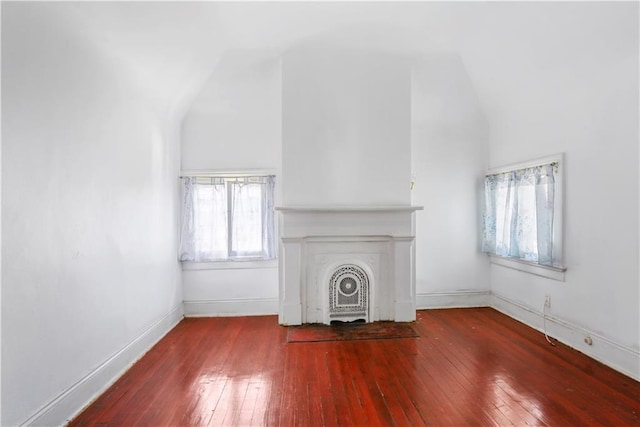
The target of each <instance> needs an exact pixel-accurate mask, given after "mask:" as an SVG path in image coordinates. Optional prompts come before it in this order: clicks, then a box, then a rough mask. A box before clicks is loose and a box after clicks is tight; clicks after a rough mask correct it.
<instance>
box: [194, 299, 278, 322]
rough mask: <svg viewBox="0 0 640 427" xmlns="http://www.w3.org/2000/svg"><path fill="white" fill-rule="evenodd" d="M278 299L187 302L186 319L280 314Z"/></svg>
mask: <svg viewBox="0 0 640 427" xmlns="http://www.w3.org/2000/svg"><path fill="white" fill-rule="evenodd" d="M279 304H280V303H279V301H278V299H277V298H256V299H232V300H207V301H185V302H184V315H185V317H231V316H263V315H269V314H278V306H279Z"/></svg>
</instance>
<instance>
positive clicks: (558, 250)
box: [483, 153, 567, 281]
mask: <svg viewBox="0 0 640 427" xmlns="http://www.w3.org/2000/svg"><path fill="white" fill-rule="evenodd" d="M551 163H557V165H558V167H557V173H556V175H555V184H554V191H555V195H554V214H553V215H554V216H553V249H554V254H556V260H557V264H558V265H554V266H550V265H543V264H539V263H537V262H533V261H526V260H523V259H520V258H514V257H507V256H501V255H497V254H494V253H487V255H488V257H489V260H490V262H491V264H495V265H499V266H502V267H507V268H511V269H514V270H518V271H522V272H525V273H529V274H533V275H536V276H540V277H545V278H548V279H553V280H558V281H564V277H565V272H566V270H567V268H566V266H565V254H564V185H565V184H564V181H565V179H564V173H565V172H564V169H565V155H564V153H558V154H553V155H550V156H546V157H540V158H536V159H533V160H529V161H525V162H520V163H513V164H509V165H506V166H500V167H497V168H491V169H488V170H487V172H486V174H485V177H486V176H489V175H495V174H501V173H507V172H513V171H516V170H519V169H527V168H532V167H536V166H542V165H548V164H551ZM483 191H484V188H483Z"/></svg>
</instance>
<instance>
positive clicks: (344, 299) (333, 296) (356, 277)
mask: <svg viewBox="0 0 640 427" xmlns="http://www.w3.org/2000/svg"><path fill="white" fill-rule="evenodd" d="M368 313H369V277H368V276H367V273H366V272H365V271H364V270H363V269H362V268H360V267H358V266H357V265H354V264H345V265H341V266H340V267H338V268H337V269H336V270H335V272H334V273H333V274H332V275H331V279H330V281H329V319H338V320H342V321H354V320H360V319H362V320H364V321H366V322H368V321H369V316H368Z"/></svg>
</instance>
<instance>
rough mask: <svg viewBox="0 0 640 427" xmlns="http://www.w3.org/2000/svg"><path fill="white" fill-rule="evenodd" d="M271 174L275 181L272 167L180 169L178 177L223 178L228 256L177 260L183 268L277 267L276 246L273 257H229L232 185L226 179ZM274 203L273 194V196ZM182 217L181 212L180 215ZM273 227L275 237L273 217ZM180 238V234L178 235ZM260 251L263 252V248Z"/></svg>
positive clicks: (230, 254)
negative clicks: (225, 199) (224, 257)
mask: <svg viewBox="0 0 640 427" xmlns="http://www.w3.org/2000/svg"><path fill="white" fill-rule="evenodd" d="M267 176H272V177H273V179H275V180H276V182H277V174H276V171H275V170H272V169H251V170H220V171H211V170H189V171H181V173H180V178H185V177H192V178H193V177H197V178H200V177H202V178H223V179H225V191H226V197H227V206H226V212H227V218H228V220H227V255H228V257H229V258H227V259H218V260H208V261H179V262H180V264H181V265H182V269H183V270H227V269H253V268H277V266H278V259H277V255H278V252H277V247H276V251H275V253H274V257H273V258H265V257H260V256H247V257H234V258H231V256H232V254H233V251H232V250H231V243H232V235H231V234H232V231H231V228H232V224H233V221H231V220H230V219H231V207H232V206H231V193H232V189H231V188H232V186H231V185H229V182H227V181H226V180H227V179H228V180H231V179H235V178H238V179H244V178H250V177H267ZM262 197H263V198H264V197H265V193H264V192H263V193H262ZM273 202H274V205H275V196H274V201H273ZM180 218H182V214H181V215H180ZM273 226H274V227H275V231H274V233H275V235H276V237H277V220H276V218H275V217H274V224H273ZM261 237H262V239H263V240H264V227H263V229H262V235H261ZM178 239H179V240H180V236H178ZM262 253H263V254H264V248H263V251H262Z"/></svg>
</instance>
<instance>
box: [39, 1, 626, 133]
mask: <svg viewBox="0 0 640 427" xmlns="http://www.w3.org/2000/svg"><path fill="white" fill-rule="evenodd" d="M40 6H42V4H41V5H40ZM47 7H48V8H49V9H50V10H49V11H48V12H47V13H49V14H50V16H51V19H58V20H60V21H61V22H62V23H63V24H64V25H65V26H66V27H68V28H69V30H70V31H73V32H76V33H77V34H78V35H79V36H81V37H83V38H85V39H86V40H87V42H89V43H92V44H93V45H94V46H95V49H96V50H98V51H101V52H103V53H104V55H105V56H107V57H108V58H110V60H112V61H114V62H116V63H117V64H118V66H120V67H122V68H124V69H126V72H127V73H129V74H130V76H131V78H132V79H134V80H135V81H136V84H137V85H138V86H140V87H141V88H142V89H143V90H144V91H146V92H147V93H148V94H149V96H150V97H151V98H152V99H154V100H155V101H156V102H158V103H160V104H162V105H163V106H164V108H168V109H170V111H172V112H173V114H174V115H175V116H176V117H181V116H182V115H183V114H184V113H185V111H186V110H187V109H188V107H189V105H190V103H191V102H192V101H193V99H194V98H195V97H196V96H197V95H198V94H199V93H200V91H201V90H202V88H203V87H204V86H205V84H206V83H207V81H208V80H209V78H210V77H212V76H213V78H215V75H216V70H217V68H218V67H224V68H225V70H226V71H225V72H233V67H234V66H235V65H236V64H234V63H233V62H230V63H226V64H225V63H221V59H222V58H226V60H229V61H239V59H238V58H237V57H234V56H233V55H225V54H226V53H228V52H230V51H233V50H234V49H253V51H255V52H256V55H258V56H263V57H264V55H265V52H267V55H274V56H277V55H279V54H281V53H282V52H283V51H285V50H286V49H289V48H291V47H292V46H297V45H299V44H302V43H304V44H305V45H310V46H340V47H358V48H363V49H373V48H375V49H383V50H390V51H398V52H402V53H405V54H409V55H425V54H427V55H428V54H430V53H434V52H435V53H438V52H440V53H441V52H447V53H452V54H455V55H459V56H460V58H461V60H462V62H463V63H464V65H465V67H466V69H467V72H468V74H469V77H470V80H471V81H472V84H473V86H474V88H475V90H476V93H477V95H478V98H479V100H480V103H481V105H482V106H483V108H484V110H485V112H486V114H487V115H488V118H489V119H490V121H491V119H492V117H493V119H496V118H497V117H500V115H501V114H502V113H503V112H505V111H507V110H509V109H510V108H512V107H513V106H514V105H517V104H518V103H519V102H521V101H522V99H520V98H519V96H520V89H519V88H521V87H522V85H523V84H526V85H534V86H535V85H536V81H535V80H534V79H531V81H526V82H523V81H522V76H531V75H532V70H533V71H534V72H535V73H540V74H541V75H545V76H548V75H549V74H554V73H556V74H557V73H560V75H562V74H563V73H576V72H577V71H579V70H575V69H570V70H568V69H564V68H563V67H565V65H564V64H565V63H566V62H567V61H566V59H567V58H569V59H570V63H571V64H573V65H575V64H576V63H578V64H581V65H583V66H584V67H589V66H590V65H592V64H593V63H595V62H596V61H598V62H601V61H607V59H608V58H611V57H613V56H619V55H624V54H625V52H628V51H629V49H631V50H633V49H637V28H636V27H634V26H632V25H624V24H621V25H620V26H617V27H616V26H612V25H610V22H611V20H610V19H609V17H608V16H607V14H608V13H610V11H611V9H607V8H604V7H602V5H599V4H597V3H593V4H584V3H572V2H569V3H546V2H545V3H521V2H513V3H492V2H490V3H485V2H470V3H466V2H407V3H400V2H388V3H387V2H342V3H336V2H317V3H310V2H284V3H276V2H256V3H251V2H99V3H94V2H66V3H49V4H48V5H47ZM614 19H615V18H614ZM576 21H577V22H580V25H578V26H575V25H572V23H573V22H576ZM634 33H635V34H634ZM634 39H635V40H636V41H635V43H631V44H630V41H633V40H634ZM627 45H628V46H627ZM611 46H615V49H612V48H611ZM244 61H245V62H246V58H245V60H244ZM238 65H239V66H240V65H243V64H238ZM243 66H246V64H244V65H243ZM218 71H219V70H218ZM218 74H219V73H218ZM533 75H535V74H533Z"/></svg>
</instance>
